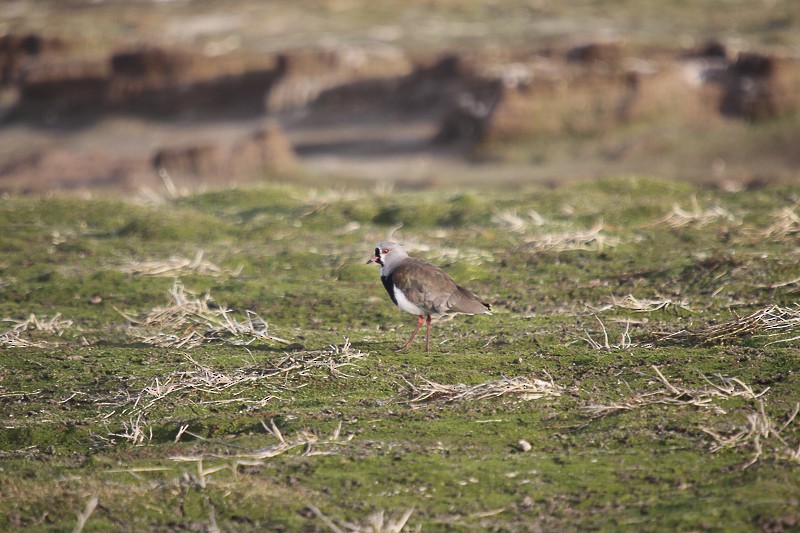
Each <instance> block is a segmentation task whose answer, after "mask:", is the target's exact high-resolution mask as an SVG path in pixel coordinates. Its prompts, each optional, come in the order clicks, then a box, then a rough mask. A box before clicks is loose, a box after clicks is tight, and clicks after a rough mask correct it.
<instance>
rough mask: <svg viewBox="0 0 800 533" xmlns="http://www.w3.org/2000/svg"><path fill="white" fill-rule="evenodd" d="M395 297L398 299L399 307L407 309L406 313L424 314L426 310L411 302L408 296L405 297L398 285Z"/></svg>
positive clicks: (395, 289)
mask: <svg viewBox="0 0 800 533" xmlns="http://www.w3.org/2000/svg"><path fill="white" fill-rule="evenodd" d="M394 298H395V300H397V307H399V308H400V309H402V310H403V311H405V312H406V313H411V314H412V315H424V314H425V312H424V311H423V310H422V309H420V308H419V307H417V306H416V305H414V304H413V303H411V302H410V301H409V300H408V298H406V297H405V295H404V294H403V292H402V291H400V290H399V289H398V288H397V287H395V288H394Z"/></svg>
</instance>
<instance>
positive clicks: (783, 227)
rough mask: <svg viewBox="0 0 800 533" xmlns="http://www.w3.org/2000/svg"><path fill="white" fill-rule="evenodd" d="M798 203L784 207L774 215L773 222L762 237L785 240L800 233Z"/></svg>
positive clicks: (762, 233)
mask: <svg viewBox="0 0 800 533" xmlns="http://www.w3.org/2000/svg"><path fill="white" fill-rule="evenodd" d="M797 208H798V204H795V205H793V206H791V207H784V208H782V209H780V210H778V211H777V212H775V213H774V214H773V215H772V219H773V222H772V224H770V225H769V226H768V227H767V228H766V229H765V230H764V231H763V232H761V235H760V237H762V238H765V239H769V240H784V239H787V238H793V237H797V236H798V235H800V215H798V214H797V212H796V211H797Z"/></svg>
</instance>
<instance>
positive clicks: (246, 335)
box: [0, 177, 800, 531]
mask: <svg viewBox="0 0 800 533" xmlns="http://www.w3.org/2000/svg"><path fill="white" fill-rule="evenodd" d="M798 201H800V188H797V187H795V188H777V187H776V188H763V189H758V190H751V191H741V192H721V191H719V190H712V189H700V188H695V187H693V186H691V185H688V184H684V183H674V182H666V181H659V180H655V179H650V178H644V177H624V178H616V179H607V180H602V181H596V182H591V183H576V184H571V185H567V186H564V187H559V188H555V189H547V188H535V189H534V188H531V189H525V188H523V189H520V190H516V191H497V192H488V191H483V190H463V191H459V192H453V191H436V190H429V191H404V190H399V191H392V192H391V193H390V192H389V191H365V190H356V189H353V190H341V189H311V188H302V187H296V186H288V185H279V184H266V185H263V186H261V187H258V188H253V189H239V190H230V191H222V192H210V193H204V194H198V195H194V196H189V197H185V198H179V199H173V200H165V201H163V202H161V203H158V204H145V203H137V202H132V201H120V200H115V199H102V198H98V199H88V200H86V199H78V198H74V197H68V196H53V197H44V198H32V197H28V198H5V199H3V200H0V225H2V227H3V232H2V235H0V317H2V318H4V319H6V321H4V322H3V325H2V328H1V331H0V334H2V336H0V341H1V342H2V348H0V349H1V350H2V351H0V418H1V419H2V424H1V426H2V427H0V529H2V530H4V531H8V530H13V529H24V530H26V531H71V530H73V528H74V529H75V530H81V529H82V530H83V531H108V530H129V531H143V530H150V531H174V530H194V531H298V530H299V531H316V530H320V531H327V530H330V531H397V530H400V528H402V527H405V528H406V529H407V530H411V531H414V530H421V531H443V530H447V531H474V530H492V531H523V530H525V531H531V530H532V531H537V530H541V531H553V530H567V531H569V530H625V529H627V530H642V531H678V530H679V531H687V530H694V531H696V530H701V529H703V530H704V529H709V530H725V531H742V530H754V529H756V530H757V529H764V530H770V531H778V530H781V529H782V528H791V527H796V526H797V524H798V523H800V511H798V493H797V487H798V486H800V469H798V463H800V448H798V446H799V445H800V428H799V427H798V423H797V421H796V420H795V414H797V409H798V401H800V380H798V371H799V370H800V358H799V357H798V350H797V346H798V341H797V340H794V338H795V337H797V336H798V335H800V332H798V330H799V329H800V308H799V307H798V306H797V304H796V303H795V302H796V299H797V290H798V287H800V267H798V250H799V248H798V246H799V245H800V217H799V216H798V207H797V206H798ZM387 237H392V238H394V239H396V240H401V241H403V242H404V243H406V244H407V245H408V246H407V247H408V248H409V249H410V250H411V252H412V254H413V255H418V256H421V257H425V258H427V259H429V260H430V261H432V262H434V263H436V264H439V265H441V266H442V267H444V268H445V269H446V270H448V272H450V273H451V274H452V275H453V276H454V277H455V278H456V279H457V280H458V281H460V282H462V283H464V284H466V285H467V286H469V287H470V288H471V289H472V290H473V291H474V292H476V293H477V294H478V295H480V296H481V297H483V298H485V299H487V300H488V301H490V302H492V303H493V309H494V310H495V313H494V315H493V316H490V317H489V316H481V317H457V318H455V319H454V320H451V321H445V322H442V323H438V324H436V325H435V326H434V329H433V334H432V348H431V353H430V354H427V353H425V352H424V351H423V346H424V345H423V342H424V341H420V340H419V339H418V341H417V342H416V343H415V345H414V346H413V348H412V349H411V350H408V351H405V352H396V351H395V349H396V348H397V347H399V346H401V345H402V343H403V342H404V340H405V339H406V338H407V336H408V334H409V332H410V330H409V328H411V327H412V326H413V325H414V322H415V319H414V317H412V316H411V315H407V314H405V313H402V312H400V311H399V310H397V309H396V308H394V306H393V305H392V304H391V302H390V301H389V299H388V297H387V296H386V294H385V292H384V289H383V287H382V286H381V284H380V281H379V278H378V270H377V268H375V265H366V264H364V263H365V261H366V259H367V258H368V257H369V254H370V252H371V250H372V248H373V247H374V244H375V242H376V241H378V240H383V239H385V238H387Z"/></svg>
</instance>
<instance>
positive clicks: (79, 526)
mask: <svg viewBox="0 0 800 533" xmlns="http://www.w3.org/2000/svg"><path fill="white" fill-rule="evenodd" d="M97 502H98V499H97V496H96V495H93V496H92V497H91V498H89V501H88V502H86V507H85V508H84V510H83V511H82V512H80V513H78V522H77V523H76V524H75V528H74V529H73V530H72V533H81V531H83V528H84V527H86V522H87V521H88V520H89V517H90V516H92V513H94V510H95V508H97Z"/></svg>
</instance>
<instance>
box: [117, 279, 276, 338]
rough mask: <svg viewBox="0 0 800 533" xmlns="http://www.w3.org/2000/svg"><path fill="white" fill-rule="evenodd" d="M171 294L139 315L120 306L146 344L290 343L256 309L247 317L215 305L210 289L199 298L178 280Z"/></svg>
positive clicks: (130, 331) (131, 329)
mask: <svg viewBox="0 0 800 533" xmlns="http://www.w3.org/2000/svg"><path fill="white" fill-rule="evenodd" d="M170 296H171V298H172V303H171V304H170V305H168V306H166V307H156V308H155V309H152V310H151V311H148V312H146V313H143V314H142V315H140V316H138V317H132V316H130V315H127V314H125V313H122V312H121V311H119V310H118V312H119V313H120V314H122V316H124V317H125V318H126V319H128V321H129V322H130V325H129V327H128V334H129V335H131V336H132V337H135V338H137V339H139V340H140V341H141V342H144V343H146V344H152V345H154V346H162V347H173V348H192V347H195V346H199V345H200V344H204V343H213V342H221V343H229V344H236V345H246V344H250V343H252V342H253V341H256V340H270V341H275V342H279V343H283V344H289V341H287V340H285V339H282V338H280V337H276V336H274V335H271V334H270V333H269V325H268V324H267V322H266V321H265V320H264V319H262V318H261V317H260V316H258V315H257V314H256V313H254V312H252V311H247V312H246V318H245V319H244V320H241V319H236V318H235V317H234V316H233V315H232V313H231V311H230V310H228V309H226V308H224V307H218V308H217V307H214V308H212V307H211V306H209V302H211V301H212V298H211V294H210V293H208V292H207V293H206V294H205V295H203V296H202V297H199V298H198V297H197V295H195V294H193V293H190V292H188V291H186V290H185V289H184V287H183V284H181V283H180V282H179V281H177V280H176V281H175V283H174V284H173V286H172V288H171V289H170Z"/></svg>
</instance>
